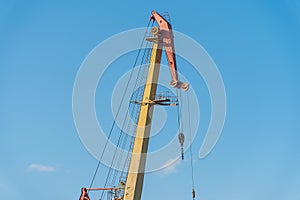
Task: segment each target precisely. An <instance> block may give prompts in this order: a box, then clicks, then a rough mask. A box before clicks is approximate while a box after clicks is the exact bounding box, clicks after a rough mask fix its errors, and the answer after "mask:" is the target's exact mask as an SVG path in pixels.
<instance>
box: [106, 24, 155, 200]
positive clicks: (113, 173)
mask: <svg viewBox="0 0 300 200" xmlns="http://www.w3.org/2000/svg"><path fill="white" fill-rule="evenodd" d="M148 27H149V25H148ZM148 27H147V31H146V34H147V32H148ZM144 39H145V38H144ZM147 47H148V43H147V44H146V48H144V53H143V56H142V59H141V64H140V66H143V65H142V64H143V62H144V60H145V59H144V58H145V54H146V52H147V50H149V49H148V48H147ZM140 49H142V48H140ZM135 66H136V64H135ZM141 68H142V67H140V68H139V70H138V77H139V76H140V71H141ZM138 77H137V78H138ZM137 85H138V84H137V79H136V82H135V86H134V88H133V92H132V93H133V94H134V91H135V90H136V87H137ZM133 96H134V95H133ZM137 98H138V95H136V97H135V99H137ZM131 105H132V104H129V106H128V108H127V112H128V111H130V107H131ZM134 110H135V109H132V112H131V114H130V116H132V115H133V113H134ZM127 120H128V115H126V116H125V120H124V121H123V124H122V128H121V130H120V133H119V139H118V144H117V146H116V148H115V151H114V155H113V159H112V162H111V165H110V169H109V171H108V174H107V177H106V180H105V184H104V188H105V187H106V186H107V184H108V182H109V181H110V183H111V185H112V186H113V184H114V183H115V181H116V178H117V175H118V174H119V171H117V170H112V166H114V164H115V161H116V167H119V165H121V161H122V155H123V152H121V153H120V155H117V154H116V153H117V150H118V148H119V145H120V144H121V142H122V149H124V147H125V145H126V141H127V139H128V134H127V132H128V131H129V129H130V121H129V122H128V123H127V127H126V122H127ZM125 127H126V130H125V132H126V133H125V134H124V129H125ZM123 135H125V138H124V137H122V136H123ZM126 157H127V156H126ZM124 165H125V164H124ZM123 170H124V169H123ZM122 173H123V172H122ZM120 175H121V174H120ZM111 177H112V178H111ZM103 195H104V191H103V192H102V194H101V199H102V197H103Z"/></svg>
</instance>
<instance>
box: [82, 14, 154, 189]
mask: <svg viewBox="0 0 300 200" xmlns="http://www.w3.org/2000/svg"><path fill="white" fill-rule="evenodd" d="M150 22H151V20H149V22H148V25H147V29H146V32H145V34H144V36H143V40H142V42H141V45H140V48H139V50H138V54H137V56H136V59H135V61H134V64H133V66H132V70H131V72H130V75H129V79H128V82H127V84H126V87H125V90H124V94H123V96H122V98H121V102H120V105H119V107H118V110H117V113H116V118H117V117H118V115H119V113H120V110H121V105H122V103H123V101H124V98H125V94H126V92H127V90H128V86H129V83H130V80H131V77H132V74H133V71H134V70H133V68H134V67H135V66H136V63H137V61H138V58H139V55H140V52H141V49H142V47H143V44H144V41H145V37H146V34H147V32H148V27H149V24H150ZM115 124H116V120H114V121H113V124H112V126H111V129H110V131H109V134H108V138H107V140H106V142H105V145H104V147H103V151H102V153H101V156H100V159H99V161H98V163H97V167H96V169H95V172H94V175H93V178H92V181H91V183H90V186H89V188H91V187H92V185H93V183H94V181H95V178H96V175H97V172H98V170H99V167H100V164H101V161H102V158H103V155H104V152H105V150H106V147H107V144H108V141H109V139H110V137H111V134H112V131H113V128H114V126H115ZM88 192H89V191H88Z"/></svg>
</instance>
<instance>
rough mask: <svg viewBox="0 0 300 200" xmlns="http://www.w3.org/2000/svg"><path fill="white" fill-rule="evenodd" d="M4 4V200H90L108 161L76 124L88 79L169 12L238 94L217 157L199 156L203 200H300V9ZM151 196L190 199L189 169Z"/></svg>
mask: <svg viewBox="0 0 300 200" xmlns="http://www.w3.org/2000/svg"><path fill="white" fill-rule="evenodd" d="M0 3H1V7H0V91H1V98H0V102H1V103H0V110H1V115H0V130H1V136H0V137H1V138H0V139H1V140H0V141H1V145H0V156H1V158H2V161H1V164H0V194H1V196H2V197H3V198H4V199H11V200H15V199H18V200H20V199H24V200H25V199H32V200H37V199H45V200H48V199H49V200H50V199H55V198H56V199H78V196H79V190H80V188H81V187H82V186H86V185H88V184H89V182H90V180H91V177H92V174H93V170H94V168H95V165H96V163H97V161H96V160H95V159H94V158H93V157H92V156H91V155H90V154H89V153H88V152H87V151H86V149H85V147H84V146H83V145H82V143H81V141H80V139H79V137H78V135H77V132H76V128H75V125H74V122H73V116H72V91H73V84H74V81H75V77H76V73H77V71H78V69H79V67H80V65H81V63H82V62H83V60H84V58H85V57H86V56H87V55H88V53H89V52H90V51H91V50H92V49H93V48H94V47H95V46H96V45H98V44H99V43H100V42H101V41H103V40H105V39H107V38H108V37H110V36H111V35H113V34H116V33H119V32H121V31H125V30H128V29H132V28H138V27H144V26H146V25H147V21H148V18H149V16H150V13H151V11H152V10H157V11H158V12H164V11H168V12H169V14H170V16H171V19H172V23H173V25H174V29H176V30H178V31H180V32H183V33H185V34H187V35H189V36H190V37H192V38H194V39H195V40H196V41H197V42H199V43H200V44H201V45H202V46H203V47H204V48H205V49H206V50H207V52H208V53H209V54H210V55H211V57H212V58H213V59H214V61H215V62H216V64H217V66H218V68H219V70H220V73H221V75H222V78H223V81H224V84H225V88H226V92H227V118H226V123H225V126H224V130H223V133H222V136H221V138H220V140H219V142H218V144H217V146H216V147H215V148H214V150H213V152H212V153H211V154H210V155H209V156H208V157H206V158H205V159H203V160H199V159H198V158H197V156H195V161H194V167H195V184H196V186H195V189H196V192H197V199H206V200H216V199H221V198H222V199H228V200H229V199H230V200H231V199H243V200H248V199H249V200H250V199H257V200H264V199H273V200H281V199H284V200H294V199H300V192H299V185H300V170H299V169H300V158H299V151H300V142H299V141H300V136H299V130H300V124H299V113H300V106H299V101H300V89H299V77H298V75H299V73H300V70H299V64H300V57H299V49H300V39H299V35H300V15H299V13H300V2H299V1H297V0H278V1H267V0H264V1H258V0H252V1H222V0H221V1H203V0H201V1H173V2H159V1H152V2H149V1H128V2H126V3H124V1H115V0H112V1H106V2H100V1H85V2H83V1H73V2H72V3H67V2H65V3H64V2H61V1H48V2H45V1H34V0H32V1H26V2H25V1H6V0H2V1H0ZM175 43H176V41H175ZM126 65H128V68H130V67H131V65H132V62H128V63H126ZM180 71H181V72H182V73H183V74H185V73H186V75H187V76H189V75H191V74H192V71H186V72H185V71H184V70H183V69H180ZM191 79H192V82H194V83H195V84H197V83H198V82H199V84H200V83H202V82H201V81H202V80H201V79H199V78H198V79H197V78H194V79H193V78H191ZM197 81H198V82H197ZM111 84H113V83H111ZM202 84H203V83H202ZM105 92H109V91H105ZM199 96H200V97H201V91H199ZM204 110H205V108H204ZM206 120H207V119H206ZM204 121H205V119H204ZM202 138H203V135H201V133H199V136H198V135H197V138H196V141H195V144H194V151H195V154H197V151H198V148H199V147H200V144H201V140H202ZM99 179H101V177H100V178H99ZM144 187H145V190H144V192H143V199H144V200H147V199H153V198H158V199H188V198H190V190H191V186H190V171H189V165H188V162H181V163H179V164H177V165H176V166H174V167H173V168H172V170H170V172H168V173H150V174H147V176H146V179H145V185H144ZM154 195H155V196H154Z"/></svg>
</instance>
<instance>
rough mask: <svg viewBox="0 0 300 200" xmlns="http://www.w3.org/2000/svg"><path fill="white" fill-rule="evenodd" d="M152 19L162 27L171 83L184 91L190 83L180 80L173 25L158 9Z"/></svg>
mask: <svg viewBox="0 0 300 200" xmlns="http://www.w3.org/2000/svg"><path fill="white" fill-rule="evenodd" d="M150 20H152V21H156V22H157V24H158V26H159V29H160V37H161V39H162V43H163V47H164V48H165V52H166V56H167V59H168V65H169V68H170V73H171V77H172V80H171V81H170V85H171V86H172V87H175V88H181V89H182V90H184V91H186V90H188V88H189V84H188V83H183V82H181V81H179V80H178V73H177V62H176V54H175V47H174V35H173V31H172V25H171V24H170V23H169V22H168V21H167V20H166V19H165V18H164V17H162V16H161V15H160V14H158V13H157V12H156V11H152V16H151V17H150Z"/></svg>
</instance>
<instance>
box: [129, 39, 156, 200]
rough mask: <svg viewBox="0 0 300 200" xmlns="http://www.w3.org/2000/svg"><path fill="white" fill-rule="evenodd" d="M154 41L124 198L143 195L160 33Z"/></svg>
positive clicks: (131, 199) (130, 199)
mask: <svg viewBox="0 0 300 200" xmlns="http://www.w3.org/2000/svg"><path fill="white" fill-rule="evenodd" d="M152 42H153V46H152V52H151V58H150V64H149V68H148V74H147V80H146V85H145V88H144V94H143V99H142V102H143V103H142V104H141V107H140V113H139V118H138V123H137V129H136V135H135V140H134V145H133V150H132V156H131V161H130V165H129V171H128V175H127V180H126V185H125V192H124V200H140V199H141V195H142V189H143V182H144V171H145V165H146V156H147V151H148V142H149V135H150V129H151V119H152V115H153V109H154V104H153V103H150V102H151V101H153V100H154V99H155V96H156V89H157V81H158V75H159V69H160V61H161V54H162V43H161V41H159V38H158V35H156V38H155V39H153V40H152ZM147 102H149V103H147Z"/></svg>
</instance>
